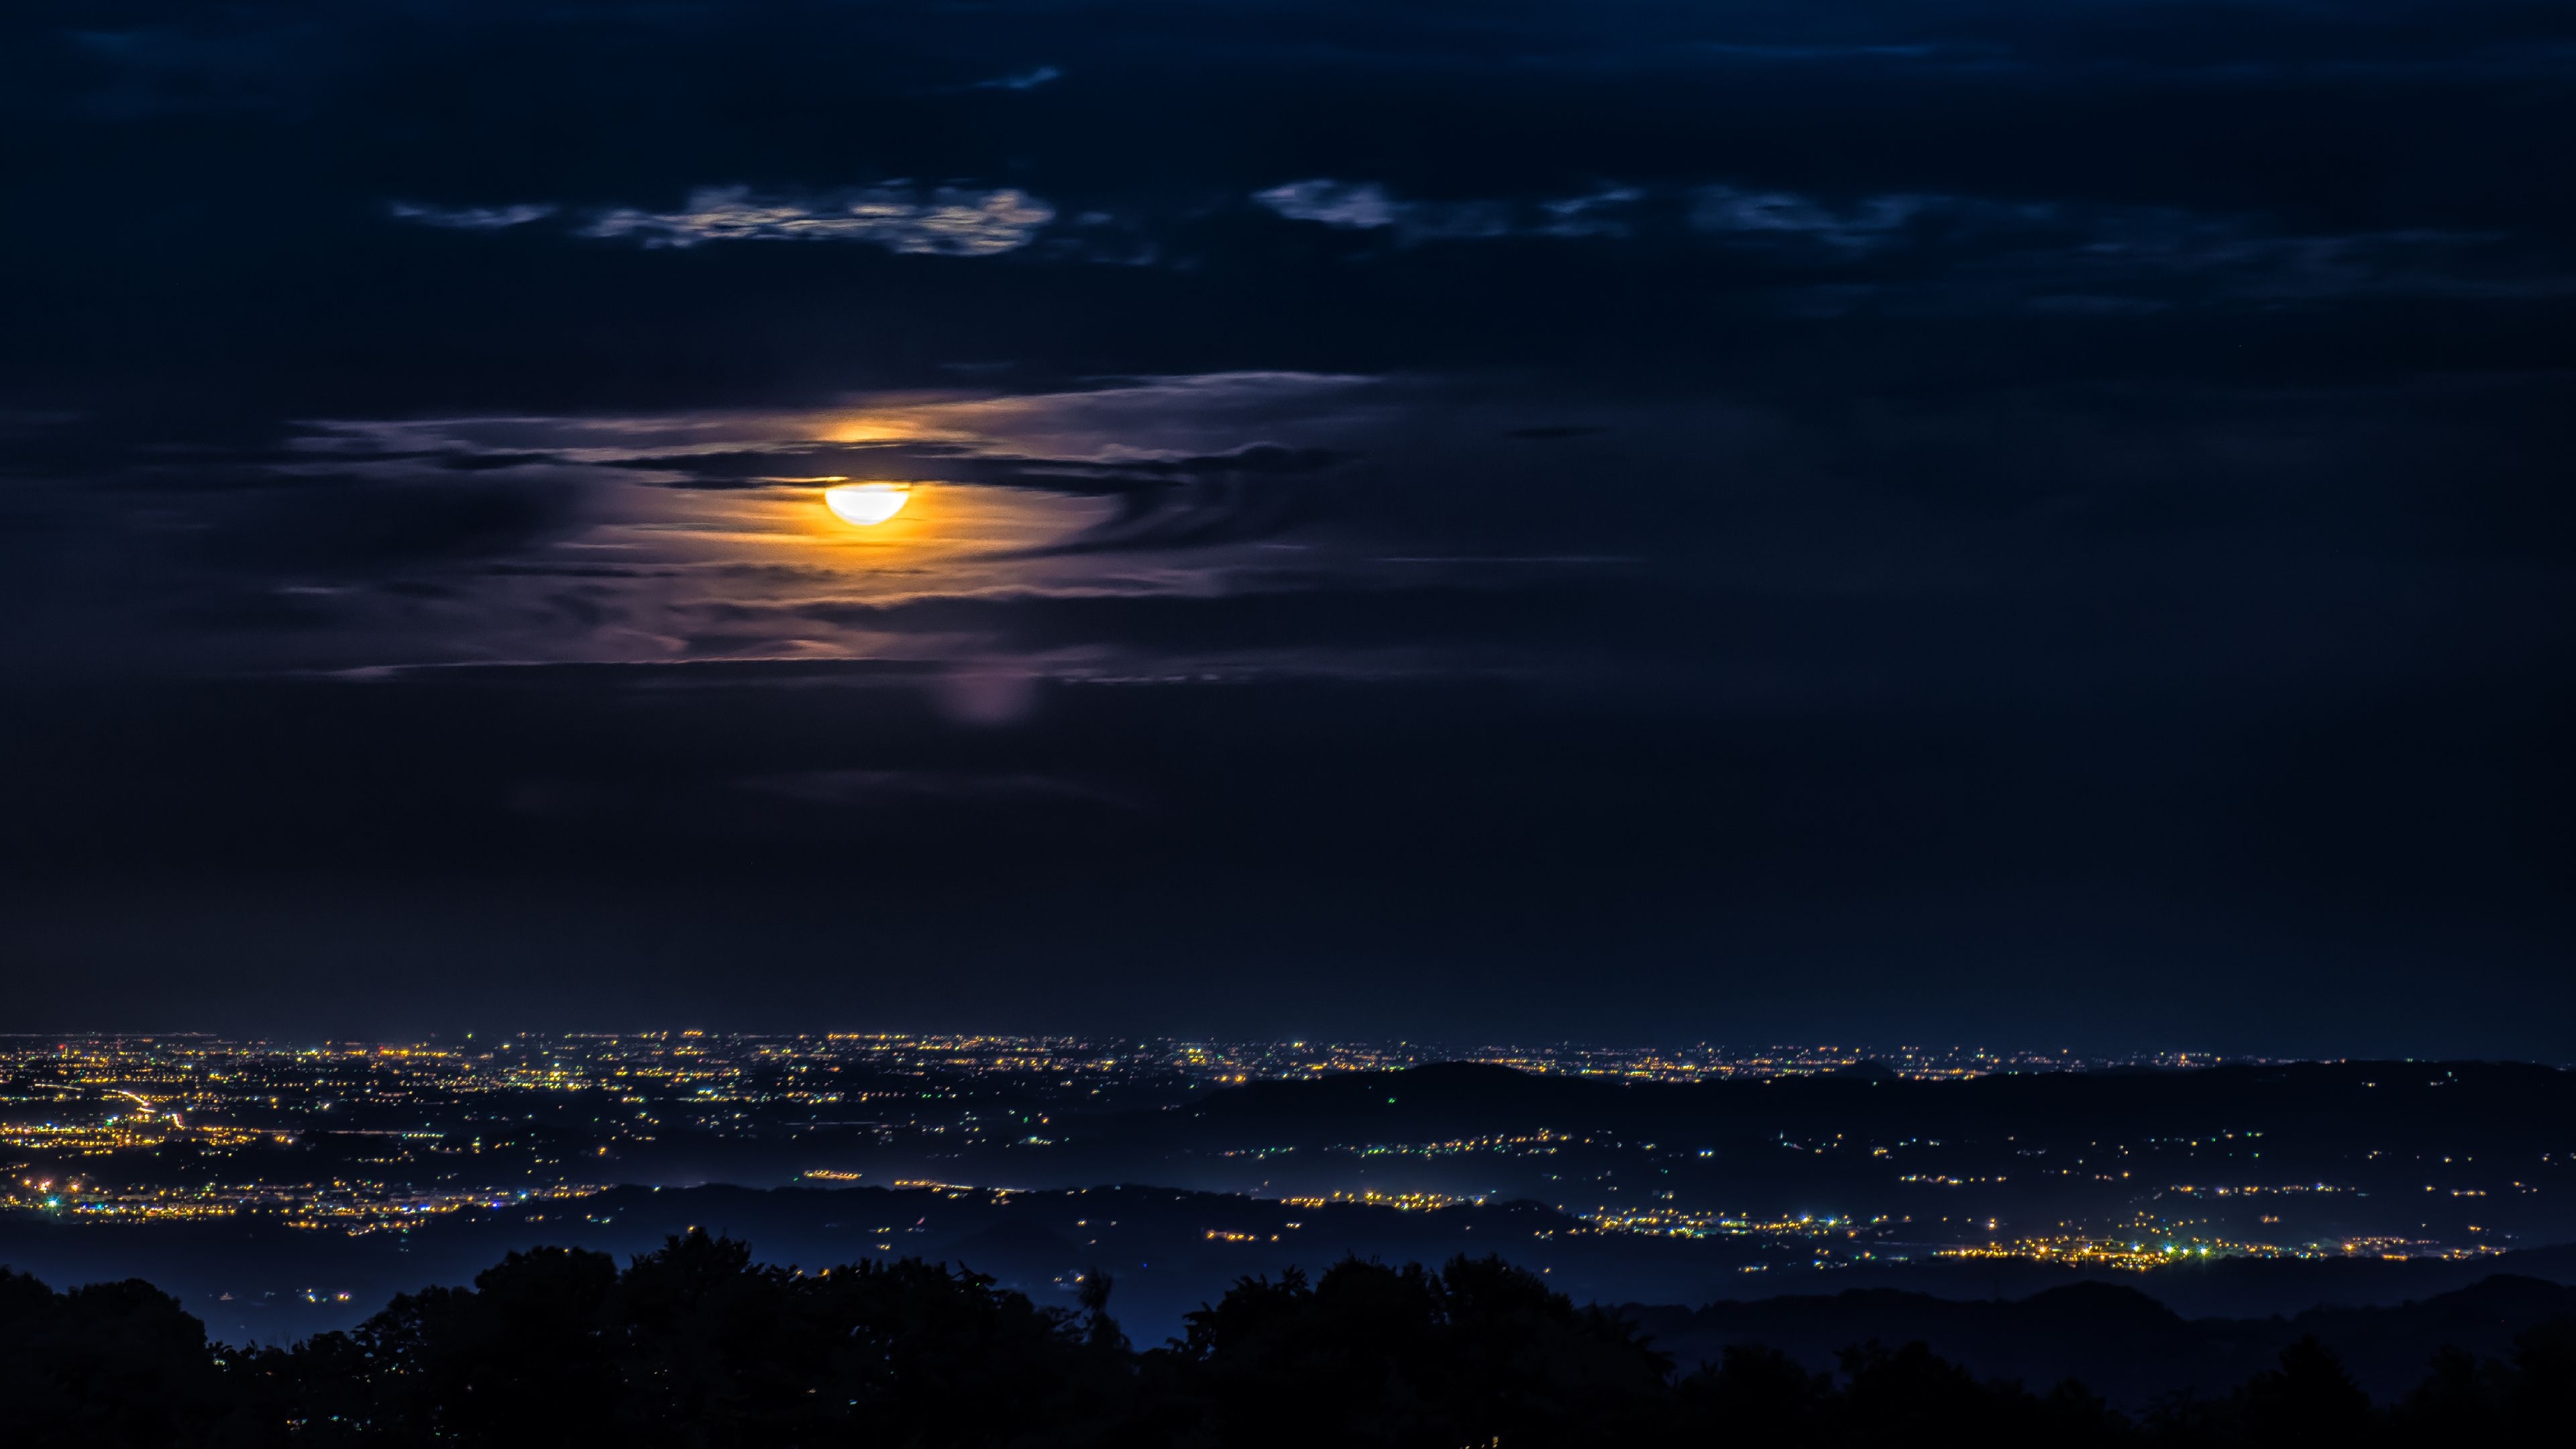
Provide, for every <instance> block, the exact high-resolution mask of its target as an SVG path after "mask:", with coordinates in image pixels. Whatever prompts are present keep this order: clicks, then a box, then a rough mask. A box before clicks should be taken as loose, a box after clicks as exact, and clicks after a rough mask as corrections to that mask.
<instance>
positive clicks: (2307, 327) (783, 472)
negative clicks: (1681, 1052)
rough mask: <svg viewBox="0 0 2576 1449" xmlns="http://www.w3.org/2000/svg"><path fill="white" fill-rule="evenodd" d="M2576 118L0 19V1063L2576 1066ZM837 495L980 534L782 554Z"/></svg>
mask: <svg viewBox="0 0 2576 1449" xmlns="http://www.w3.org/2000/svg"><path fill="white" fill-rule="evenodd" d="M2571 82H2576V19H2571V17H2570V15H2569V13H2568V11H2567V9H2566V8H2565V7H2563V6H2552V5H2538V4H2521V3H2503V0H2469V3H2461V0H2451V3H2442V4H2430V3H2413V0H2355V3H2350V4H2342V5H2331V6H2318V5H2307V4H2293V3H2287V0H2282V3H2272V0H2236V3H2213V4H2194V5H2170V4H2148V3H2111V4H2088V5H2074V6H2070V5H2062V4H2043V3H2036V0H2033V3H2017V0H1992V3H1941V4H1929V5H1927V4H1904V5H1898V4H1893V3H1888V4H1879V3H1858V4H1848V5H1833V6H1816V5H1791V4H1785V3H1784V4H1771V3H1730V4H1718V5H1680V4H1662V3H1644V0H1638V3H1616V4H1569V3H1496V4H1483V5H1400V6H1387V5H1382V4H1372V5H1365V6H1362V5H1347V4H1340V3H1331V0H1296V3H1291V0H1280V3H1259V4H1238V5H1225V6H1214V7H1211V6H1201V5H1182V4H1162V3H1124V4H1118V3H1112V4H1094V5H1072V6H1066V5H1057V4H1034V3H1033V4H1027V5H1020V4H1003V5H998V6H978V7H972V8H970V9H968V10H957V9H955V8H953V7H944V6H934V5H918V6H916V5H891V6H865V7H851V6H838V5H824V4H777V5H756V6H736V5H722V6H718V5H667V4H656V5H639V4H631V3H612V0H597V3H575V4H569V5H552V6H545V7H536V8H531V7H527V6H519V5H501V4H483V3H468V0H455V3H446V4H433V5H426V6H408V7H398V8H392V9H384V8H369V7H349V6H336V5H322V4H294V3H273V4H242V5H227V6H220V7H209V6H204V5H198V4H179V3H127V4H109V5H96V4H83V5H76V6H75V5H68V4H31V5H22V6H18V7H13V8H12V9H11V10H10V11H9V12H8V14H7V16H6V18H0V121H5V122H6V123H7V125H8V126H9V129H10V131H11V133H12V134H13V135H15V136H17V137H19V138H20V142H19V144H17V145H16V146H14V147H12V148H11V149H10V150H9V151H8V152H7V160H6V162H5V165H6V167H7V169H8V177H9V181H10V194H11V195H12V196H13V198H16V199H17V200H18V203H19V205H18V206H17V208H16V220H15V224H14V225H12V226H11V228H10V229H9V231H8V233H7V235H6V237H5V239H0V261H5V263H6V276H7V277H8V279H9V280H8V283H7V285H8V287H9V289H10V293H11V302H12V305H11V306H10V308H9V309H8V317H9V326H8V328H7V329H6V334H5V337H0V611H5V615H6V617H8V618H9V619H10V621H11V622H10V624H9V626H8V628H7V629H6V631H5V633H0V746H5V761H6V763H5V764H0V810H5V812H6V814H7V818H8V819H9V820H10V822H11V825H10V828H9V831H8V833H7V836H6V838H5V840H0V851H5V857H4V858H0V865H5V875H6V877H7V878H8V880H9V881H11V882H12V884H11V886H10V887H9V890H10V892H11V894H10V895H9V897H8V898H6V899H0V919H5V922H6V924H5V925H0V952H5V954H6V956H7V958H8V959H10V960H11V961H12V962H13V963H20V964H21V965H22V967H23V969H22V970H21V971H20V975H21V977H22V978H24V979H25V980H27V981H29V982H32V983H34V984H31V985H27V986H25V987H23V988H22V989H19V990H17V991H16V992H15V993H14V996H13V1005H12V1007H11V1008H10V1009H9V1010H8V1011H7V1012H5V1013H0V1016H6V1017H7V1018H8V1019H7V1020H5V1021H0V1026H9V1027H51V1026H75V1025H92V1024H101V1025H105V1024H126V1021H127V1017H128V1016H129V1015H131V1014H132V1013H133V1012H134V1011H136V1010H137V1009H139V1008H138V1007H137V1005H136V1004H137V1003H138V1002H140V1003H145V1004H146V1005H147V1006H148V1008H149V1009H148V1010H145V1011H144V1015H145V1016H148V1017H150V1018H151V1020H150V1021H149V1022H146V1023H142V1024H153V1025H172V1024H198V1023H204V1024H210V1025H211V1024H221V1025H233V1026H242V1027H249V1028H268V1029H292V1030H305V1029H321V1028H323V1027H325V1026H328V1027H330V1028H332V1029H349V1030H375V1029H388V1030H389V1029H396V1028H400V1027H406V1026H436V1025H445V1024H450V1023H456V1022H462V1021H467V1020H492V1019H498V1018H511V1019H521V1018H525V1019H528V1020H532V1021H533V1020H544V1021H551V1022H560V1023H563V1024H567V1025H570V1024H580V1023H611V1024H622V1023H627V1022H642V1021H646V1020H654V1021H660V1020H666V1019H671V1018H676V1017H687V1018H690V1019H694V1020H702V1021H705V1022H709V1023H722V1022H739V1023H744V1024H801V1025H823V1024H832V1025H905V1024H915V1025H934V1024H987V1023H989V1024H994V1025H1029V1026H1057V1025H1077V1026H1092V1027H1134V1028H1138V1029H1144V1028H1153V1027H1170V1028H1175V1029H1196V1028H1210V1029H1215V1028H1223V1029H1231V1030H1246V1031H1282V1032H1299V1031H1350V1032H1376V1031H1385V1032H1409V1033H1413V1034H1417V1035H1420V1034H1441V1033H1444V1032H1450V1031H1457V1032H1483V1031H1492V1032H1497V1033H1505V1032H1533V1031H1561V1030H1572V1029H1581V1030H1585V1031H1589V1032H1594V1033H1597V1034H1606V1035H1619V1036H1642V1035H1658V1034H1660V1035H1680V1036H1687V1037H1694V1038H1696V1037H1703V1036H1705V1037H1712V1038H1717V1037H1744V1036H1750V1035H1760V1034H1764V1033H1783V1034H1786V1033H1796V1034H1804V1035H1868V1034H1875V1035H1879V1036H1881V1037H1883V1038H1885V1039H1889V1040H1894V1039H1899V1038H1903V1039H1913V1038H1917V1037H1926V1036H1933V1037H1965V1036H1984V1037H1987V1038H1989V1039H1993V1040H2006V1039H2011V1040H2031V1041H2039V1042H2043V1043H2051V1044H2053V1043H2056V1042H2059V1041H2075V1042H2082V1043H2090V1044H2101V1045H2142V1044H2147V1043H2149V1042H2155V1043H2186V1042H2188V1043H2196V1044H2215V1045H2223V1046H2227V1047H2232V1048H2249V1049H2266V1048H2275V1047H2298V1048H2305V1049H2311V1050H2343V1049H2347V1048H2349V1049H2351V1050H2356V1051H2358V1050H2385V1051H2415V1050H2422V1051H2434V1050H2444V1051H2449V1050H2461V1051H2513V1052H2518V1053H2527V1054H2538V1055H2543V1056H2551V1057H2558V1058H2565V1057H2569V1056H2571V1055H2576V994H2571V988H2570V987H2569V985H2568V984H2567V982H2566V980H2565V979H2564V975H2563V972H2562V971H2561V970H2560V969H2559V968H2560V967H2561V965H2563V962H2564V960H2565V959H2566V954H2567V951H2568V949H2569V948H2570V946H2571V944H2576V909H2571V906H2576V902H2571V900H2570V897H2569V894H2568V890H2567V886H2566V882H2567V881H2569V880H2570V879H2576V857H2571V852H2570V850H2569V846H2568V841H2567V837H2566V833H2565V831H2564V829H2563V826H2562V825H2560V824H2559V822H2562V821H2563V820H2564V819H2566V818H2568V815H2569V813H2570V808H2571V807H2576V798H2571V788H2570V779H2569V775H2568V771H2567V766H2566V764H2565V759H2566V751H2565V749H2564V746H2563V745H2562V744H2561V743H2560V741H2561V740H2563V739H2564V738H2568V737H2576V707H2571V706H2576V700H2571V698H2570V695H2569V692H2568V681H2569V679H2570V678H2571V677H2572V676H2571V671H2570V664H2571V660H2576V577H2572V576H2571V566H2576V497H2571V494H2570V491H2569V490H2568V488H2567V486H2566V484H2565V482H2564V478H2563V475H2564V474H2565V473H2566V472H2567V464H2568V460H2569V459H2570V458H2571V456H2576V446H2571V445H2576V437H2571V434H2570V425H2569V422H2568V419H2569V418H2570V417H2576V408H2571V407H2570V406H2569V404H2570V393H2571V391H2576V388H2571V383H2576V343H2571V339H2576V191H2572V190H2571V189H2570V188H2569V187H2568V185H2567V184H2566V181H2565V177H2564V172H2565V169H2566V168H2565V160H2564V158H2565V157H2566V156H2567V155H2569V154H2570V153H2571V151H2576V84H2571ZM39 138H41V139H39ZM790 243H792V244H790ZM845 477H846V478H858V479H888V480H897V481H900V482H904V483H909V484H912V485H914V486H915V487H916V488H918V489H920V490H922V491H921V492H920V494H919V497H920V499H921V501H920V502H919V503H918V504H916V505H915V512H914V513H913V514H912V515H910V516H911V517H913V518H918V519H922V520H926V521H925V522H924V523H923V525H922V526H923V527H924V528H925V529H930V528H934V527H946V528H956V529H960V530H965V529H967V522H960V520H966V521H968V522H971V523H972V524H973V530H980V531H973V530H970V532H971V538H969V537H968V533H967V532H961V533H959V534H958V535H957V537H958V538H960V539H965V540H967V541H965V542H960V543H958V544H957V545H956V546H955V547H953V548H950V549H948V550H947V551H946V552H933V553H923V554H918V555H913V554H903V553H901V552H900V551H897V550H891V549H889V550H885V551H881V552H880V553H875V554H851V553H822V552H818V551H817V550H816V549H814V548H810V547H804V544H805V543H808V542H811V540H803V539H799V538H796V537H793V536H792V535H793V530H794V528H795V527H796V526H797V525H795V524H794V523H793V521H792V520H793V519H794V518H795V517H798V516H800V515H798V514H797V512H796V510H798V509H799V508H804V507H806V506H807V503H808V501H809V499H808V495H809V494H810V493H811V491H812V490H813V489H815V488H817V487H819V486H821V485H822V484H823V483H825V482H827V481H829V480H833V479H839V478H845ZM943 509H944V510H945V511H944V512H943V511H942V510H943ZM808 511H809V512H810V509H808ZM745 539H750V540H753V542H751V543H745V542H743V540H745ZM790 543H795V544H796V545H797V547H793V548H791V547H789V546H788V545H789V544H790ZM800 549H801V550H802V551H799V550H800ZM727 550H732V551H731V552H728V551H727ZM853 559H861V560H864V561H866V567H864V568H860V567H857V566H855V565H854V564H853V563H852V560H853ZM720 983H721V984H720ZM1604 983H1612V984H1611V985H1609V986H1606V987H1605V985H1604ZM2508 1005H2510V1007H2511V1008H2512V1009H2511V1010H2510V1011H2509V1012H2508V1011H2507V1010H2505V1009H2504V1008H2505V1007H2506V1006H2508ZM137 1020H138V1021H140V1018H137Z"/></svg>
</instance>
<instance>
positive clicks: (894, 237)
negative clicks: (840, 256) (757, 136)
mask: <svg viewBox="0 0 2576 1449" xmlns="http://www.w3.org/2000/svg"><path fill="white" fill-rule="evenodd" d="M1053 220H1055V209H1054V208H1053V207H1050V206H1048V205H1047V204H1046V203H1045V202H1043V201H1040V200H1038V199H1037V198H1035V197H1033V196H1030V195H1028V194H1027V193H1025V192H1022V191H1018V190H1014V189H1011V188H1008V187H1003V188H1000V189H996V190H992V191H970V190H966V189H963V188H959V187H950V186H943V187H939V188H937V189H936V190H933V191H931V192H929V193H928V194H926V195H925V194H923V193H920V192H917V191H913V190H911V189H909V188H906V187H902V186H894V185H889V186H877V187H871V188H868V189H866V190H862V191H854V192H843V193H839V194H836V195H832V196H828V197H813V196H764V195H760V194H758V193H755V192H754V191H753V190H752V189H751V188H750V187H748V186H710V187H702V188H700V189H699V190H696V191H693V192H691V193H689V199H688V203H687V204H686V205H685V206H683V207H681V208H680V209H679V210H677V211H666V212H648V211H639V210H636V209H633V208H620V209H618V210H615V211H610V212H605V213H602V214H601V215H600V216H598V217H597V218H596V219H594V220H593V221H591V222H590V224H588V225H587V226H584V227H582V228H581V233H580V234H581V235H583V236H588V237H608V238H632V239H634V240H637V241H640V242H642V243H643V244H644V245H645V246H648V247H694V246H698V245H701V244H703V243H707V242H720V241H854V242H871V243H874V244H875V245H878V246H881V247H884V248H885V249H887V250H888V251H896V252H912V253H923V254H931V255H940V256H991V255H993V254H995V253H999V252H1007V251H1012V250H1014V249H1016V248H1019V247H1023V246H1026V245H1028V243H1029V239H1030V238H1031V237H1033V236H1035V235H1036V234H1037V232H1038V230H1039V228H1041V227H1044V226H1045V225H1046V224H1047V223H1049V222H1051V221H1053Z"/></svg>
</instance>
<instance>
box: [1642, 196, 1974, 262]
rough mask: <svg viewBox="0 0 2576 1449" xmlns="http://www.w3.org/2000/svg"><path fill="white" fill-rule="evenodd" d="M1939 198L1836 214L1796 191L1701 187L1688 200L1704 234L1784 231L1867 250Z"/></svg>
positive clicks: (1888, 201)
mask: <svg viewBox="0 0 2576 1449" xmlns="http://www.w3.org/2000/svg"><path fill="white" fill-rule="evenodd" d="M1939 200H1940V199H1939V198H1929V197H1921V196H1873V197H1869V198H1867V199H1865V200H1863V201H1861V202H1860V203H1859V204H1858V205H1856V206H1853V207H1851V208H1849V209H1847V210H1843V211H1835V210H1833V209H1832V208H1830V207H1828V206H1825V205H1823V204H1822V203H1820V202H1818V201H1816V200H1814V199H1813V198H1810V197H1805V196H1800V195H1798V194H1796V193H1794V192H1787V191H1744V190H1740V189H1738V188H1736V187H1733V186H1703V187H1701V188H1699V190H1698V192H1697V193H1696V194H1695V195H1694V196H1693V198H1692V203H1691V212H1690V224H1691V226H1692V227H1693V229H1695V230H1698V231H1702V232H1711V233H1721V234H1723V233H1738V234H1741V233H1754V234H1764V233H1768V234H1775V235H1776V234H1783V233H1786V234H1794V235H1798V236H1807V237H1813V238H1815V239H1817V240H1819V241H1822V242H1825V243H1827V244H1829V245H1833V246H1839V247H1855V248H1858V247H1869V246H1874V245H1877V244H1878V243H1880V242H1882V241H1885V240H1887V239H1888V237H1889V236H1890V235H1891V234H1892V233H1895V232H1897V231H1898V230H1900V229H1901V228H1903V227H1904V226H1905V224H1906V223H1907V222H1908V221H1910V220H1912V219H1913V218H1914V217H1915V216H1916V215H1917V214H1918V213H1920V212H1922V211H1923V210H1924V209H1925V208H1926V207H1927V206H1931V205H1935V204H1938V203H1939Z"/></svg>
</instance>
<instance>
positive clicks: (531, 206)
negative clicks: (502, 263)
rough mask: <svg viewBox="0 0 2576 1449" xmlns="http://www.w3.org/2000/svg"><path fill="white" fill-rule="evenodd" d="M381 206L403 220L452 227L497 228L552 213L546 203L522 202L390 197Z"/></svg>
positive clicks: (539, 219)
mask: <svg viewBox="0 0 2576 1449" xmlns="http://www.w3.org/2000/svg"><path fill="white" fill-rule="evenodd" d="M385 210H386V211H388V212H390V213H392V214H393V215H394V216H395V217H396V218H398V219H400V220H403V221H411V222H418V223H420V224H421V225H422V226H439V227H447V228H450V229H452V230H456V231H500V230H503V229H505V228H508V227H514V226H525V225H527V224H528V223H529V222H532V221H543V220H545V219H546V218H547V217H550V216H552V215H554V214H555V211H556V208H555V207H554V206H552V205H550V204H545V203H536V202H526V203H521V204H520V205H517V206H457V207H445V206H422V205H420V204H418V203H417V202H410V201H391V202H387V203H385Z"/></svg>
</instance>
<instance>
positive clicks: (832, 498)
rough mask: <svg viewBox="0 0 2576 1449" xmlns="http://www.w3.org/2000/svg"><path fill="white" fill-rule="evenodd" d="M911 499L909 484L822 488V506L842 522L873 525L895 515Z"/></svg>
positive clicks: (849, 484)
mask: <svg viewBox="0 0 2576 1449" xmlns="http://www.w3.org/2000/svg"><path fill="white" fill-rule="evenodd" d="M911 501H912V485H911V484H909V483H844V484H842V485H840V486H839V487H837V488H826V489H824V490H823V506H824V507H826V508H829V509H831V510H832V513H833V516H835V517H837V518H839V519H840V520H841V521H842V522H843V523H855V524H857V525H858V526H859V527H861V528H873V527H875V526H876V525H878V524H880V523H883V522H885V521H886V520H887V519H889V518H892V517H894V516H895V515H896V514H898V513H901V512H903V506H904V505H905V504H907V503H910V502H911Z"/></svg>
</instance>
